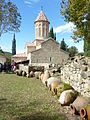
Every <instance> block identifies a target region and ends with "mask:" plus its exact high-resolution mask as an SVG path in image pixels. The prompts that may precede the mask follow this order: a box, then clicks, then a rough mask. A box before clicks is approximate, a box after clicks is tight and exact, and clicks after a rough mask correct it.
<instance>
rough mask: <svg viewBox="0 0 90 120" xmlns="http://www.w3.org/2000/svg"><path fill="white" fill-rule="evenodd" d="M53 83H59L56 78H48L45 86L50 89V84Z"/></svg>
mask: <svg viewBox="0 0 90 120" xmlns="http://www.w3.org/2000/svg"><path fill="white" fill-rule="evenodd" d="M55 81H58V82H60V80H59V79H58V78H56V77H50V78H49V79H47V86H48V87H50V86H51V84H52V83H53V82H55Z"/></svg>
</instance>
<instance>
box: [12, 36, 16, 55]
mask: <svg viewBox="0 0 90 120" xmlns="http://www.w3.org/2000/svg"><path fill="white" fill-rule="evenodd" d="M15 54H16V39H15V34H14V37H13V41H12V55H15Z"/></svg>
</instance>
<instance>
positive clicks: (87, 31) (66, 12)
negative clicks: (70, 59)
mask: <svg viewBox="0 0 90 120" xmlns="http://www.w3.org/2000/svg"><path fill="white" fill-rule="evenodd" d="M61 14H62V15H63V16H64V18H65V21H67V22H73V24H74V25H75V26H76V27H75V29H74V31H73V39H74V40H76V41H80V40H84V51H87V49H86V48H87V47H88V46H89V47H88V49H89V50H90V0H82V1H81V0H62V2H61Z"/></svg>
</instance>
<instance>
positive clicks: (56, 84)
mask: <svg viewBox="0 0 90 120" xmlns="http://www.w3.org/2000/svg"><path fill="white" fill-rule="evenodd" d="M59 84H60V81H54V82H53V83H52V84H51V85H50V90H51V91H52V92H53V93H54V94H55V88H56V87H57V86H58V85H59Z"/></svg>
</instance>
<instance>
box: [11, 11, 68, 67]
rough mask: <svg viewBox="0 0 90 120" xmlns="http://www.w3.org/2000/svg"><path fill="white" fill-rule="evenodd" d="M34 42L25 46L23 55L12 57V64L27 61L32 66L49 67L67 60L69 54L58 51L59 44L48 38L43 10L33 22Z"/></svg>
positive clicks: (47, 26)
mask: <svg viewBox="0 0 90 120" xmlns="http://www.w3.org/2000/svg"><path fill="white" fill-rule="evenodd" d="M34 24H35V41H33V42H32V43H29V42H27V43H26V44H25V53H22V54H16V55H14V56H12V60H13V61H14V62H21V61H25V60H29V65H32V66H45V67H46V66H49V65H50V64H61V63H62V62H63V61H64V60H67V59H68V58H69V54H68V53H67V52H65V51H63V50H61V49H60V46H59V43H58V42H57V41H55V40H54V39H52V38H49V37H48V32H49V24H50V22H49V20H48V19H47V17H46V16H45V14H44V12H43V10H41V11H40V13H39V16H38V17H37V19H36V20H35V22H34Z"/></svg>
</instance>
